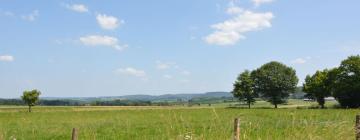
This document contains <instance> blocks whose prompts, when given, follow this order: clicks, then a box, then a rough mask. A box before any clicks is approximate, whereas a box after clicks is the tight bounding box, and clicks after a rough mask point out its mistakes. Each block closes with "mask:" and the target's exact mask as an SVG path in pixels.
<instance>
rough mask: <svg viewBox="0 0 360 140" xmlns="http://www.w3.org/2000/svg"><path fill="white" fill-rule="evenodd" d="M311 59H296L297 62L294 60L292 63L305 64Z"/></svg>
mask: <svg viewBox="0 0 360 140" xmlns="http://www.w3.org/2000/svg"><path fill="white" fill-rule="evenodd" d="M310 59H311V57H309V56H308V57H305V58H296V59H295V60H292V61H291V63H292V64H305V63H307V62H308V60H310Z"/></svg>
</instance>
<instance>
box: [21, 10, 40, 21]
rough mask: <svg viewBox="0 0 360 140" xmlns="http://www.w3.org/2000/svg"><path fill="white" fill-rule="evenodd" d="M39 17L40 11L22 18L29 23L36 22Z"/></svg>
mask: <svg viewBox="0 0 360 140" xmlns="http://www.w3.org/2000/svg"><path fill="white" fill-rule="evenodd" d="M37 17H39V11H38V10H34V11H32V12H31V13H30V14H28V15H23V16H21V18H22V19H24V20H27V21H35V19H36V18H37Z"/></svg>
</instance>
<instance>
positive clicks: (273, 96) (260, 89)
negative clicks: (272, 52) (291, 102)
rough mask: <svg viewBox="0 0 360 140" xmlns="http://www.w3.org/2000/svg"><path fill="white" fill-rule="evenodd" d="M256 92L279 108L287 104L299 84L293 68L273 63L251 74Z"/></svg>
mask: <svg viewBox="0 0 360 140" xmlns="http://www.w3.org/2000/svg"><path fill="white" fill-rule="evenodd" d="M251 77H252V79H253V80H254V91H255V92H256V93H258V94H260V95H261V96H262V97H263V98H264V99H265V100H267V101H268V102H270V103H271V104H273V105H274V106H275V108H277V105H278V104H281V103H285V102H286V101H287V97H289V94H290V93H292V92H294V91H295V89H296V85H297V83H298V78H297V76H296V72H295V70H294V69H293V68H291V67H288V66H286V65H284V64H282V63H279V62H276V61H272V62H269V63H267V64H264V65H262V66H261V67H260V68H258V69H256V70H254V71H253V72H251Z"/></svg>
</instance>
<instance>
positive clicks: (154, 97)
mask: <svg viewBox="0 0 360 140" xmlns="http://www.w3.org/2000/svg"><path fill="white" fill-rule="evenodd" d="M222 97H233V95H232V94H231V93H230V92H206V93H191V94H164V95H141V94H139V95H124V96H103V97H68V98H61V97H59V98H58V97H43V99H47V100H58V99H70V100H81V101H95V100H102V101H106V100H114V99H122V100H141V101H179V100H181V101H188V100H190V99H193V98H222Z"/></svg>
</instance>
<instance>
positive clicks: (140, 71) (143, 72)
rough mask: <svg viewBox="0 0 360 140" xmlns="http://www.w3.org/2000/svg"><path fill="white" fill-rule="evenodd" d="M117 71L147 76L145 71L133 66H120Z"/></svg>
mask: <svg viewBox="0 0 360 140" xmlns="http://www.w3.org/2000/svg"><path fill="white" fill-rule="evenodd" d="M115 72H116V73H119V74H123V75H130V76H135V77H146V73H145V71H143V70H138V69H135V68H132V67H127V68H120V69H117V70H116V71H115Z"/></svg>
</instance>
